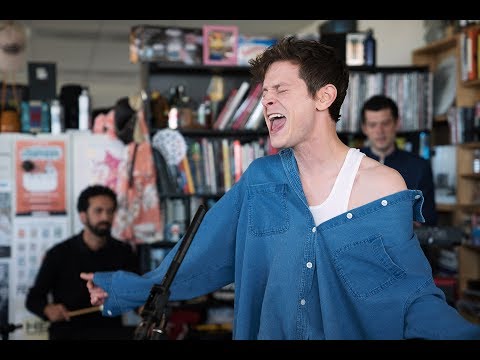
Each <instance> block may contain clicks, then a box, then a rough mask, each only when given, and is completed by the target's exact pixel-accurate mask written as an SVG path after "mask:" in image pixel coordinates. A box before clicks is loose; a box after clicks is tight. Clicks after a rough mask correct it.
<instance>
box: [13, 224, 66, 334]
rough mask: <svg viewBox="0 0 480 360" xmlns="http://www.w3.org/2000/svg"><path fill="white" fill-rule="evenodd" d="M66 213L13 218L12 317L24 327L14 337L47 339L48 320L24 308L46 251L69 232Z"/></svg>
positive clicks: (14, 322) (14, 321) (17, 323)
mask: <svg viewBox="0 0 480 360" xmlns="http://www.w3.org/2000/svg"><path fill="white" fill-rule="evenodd" d="M68 224H69V220H68V218H67V217H66V216H55V217H45V216H20V217H15V218H14V223H13V231H14V237H15V242H14V244H13V246H12V262H11V267H10V289H9V295H10V296H9V299H10V300H9V320H10V323H12V324H15V325H20V324H21V325H22V328H21V329H19V330H17V331H15V332H14V333H13V334H11V336H10V339H12V340H19V339H22V340H40V339H42V340H45V339H47V338H48V333H47V329H48V323H47V322H45V321H43V320H42V319H40V318H39V317H38V316H36V315H35V314H33V313H31V312H29V311H28V310H27V309H26V308H25V299H26V296H27V293H28V290H29V288H30V287H31V286H32V284H33V282H34V281H35V278H36V276H37V272H38V269H39V268H40V265H41V262H42V259H43V256H44V254H45V252H46V251H47V250H48V249H49V248H51V247H52V246H53V245H55V244H56V243H58V242H60V241H63V240H65V239H66V238H67V237H68V236H69V234H70V233H69V231H68V230H69V227H68Z"/></svg>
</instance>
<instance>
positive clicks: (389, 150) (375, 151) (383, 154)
mask: <svg viewBox="0 0 480 360" xmlns="http://www.w3.org/2000/svg"><path fill="white" fill-rule="evenodd" d="M370 150H372V153H373V154H374V155H375V156H378V161H379V162H381V163H382V164H383V163H384V162H385V158H386V157H387V156H388V155H390V154H391V153H393V152H394V151H395V144H392V145H391V146H389V147H388V148H386V149H385V150H382V149H375V148H373V147H371V148H370Z"/></svg>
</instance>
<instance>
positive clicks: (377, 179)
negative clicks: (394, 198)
mask: <svg viewBox="0 0 480 360" xmlns="http://www.w3.org/2000/svg"><path fill="white" fill-rule="evenodd" d="M406 189H407V185H406V184H405V180H404V179H403V177H402V175H400V173H399V172H398V171H397V170H395V169H392V168H391V167H388V166H385V165H383V164H381V163H379V162H378V161H376V160H374V159H371V158H369V157H368V156H364V158H363V159H362V162H361V164H360V168H359V169H358V173H357V176H356V178H355V183H354V185H353V189H352V194H351V196H350V206H349V207H350V208H355V207H358V206H361V205H364V204H366V203H369V202H371V201H374V200H376V199H379V198H381V197H384V196H387V195H391V194H394V193H396V192H399V191H402V190H406Z"/></svg>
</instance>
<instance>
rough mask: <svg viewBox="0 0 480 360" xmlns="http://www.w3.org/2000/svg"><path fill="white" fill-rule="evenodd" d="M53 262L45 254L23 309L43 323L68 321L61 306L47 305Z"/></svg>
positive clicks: (51, 282) (50, 257) (65, 311)
mask: <svg viewBox="0 0 480 360" xmlns="http://www.w3.org/2000/svg"><path fill="white" fill-rule="evenodd" d="M55 273H56V270H55V262H54V259H53V258H52V256H51V254H50V253H48V252H47V254H46V255H45V258H44V259H43V261H42V265H41V266H40V269H39V271H38V273H37V277H36V279H35V282H34V284H33V286H32V287H31V288H30V289H29V291H28V294H27V298H26V300H25V307H26V308H27V309H28V310H29V311H31V312H32V313H34V314H35V315H37V316H38V317H40V318H41V319H43V320H45V321H60V320H68V319H69V317H68V313H67V309H66V308H65V307H64V306H63V304H49V303H48V300H47V296H48V294H49V292H50V290H51V288H52V284H53V282H54V276H55Z"/></svg>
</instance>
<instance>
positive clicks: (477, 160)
mask: <svg viewBox="0 0 480 360" xmlns="http://www.w3.org/2000/svg"><path fill="white" fill-rule="evenodd" d="M472 171H473V172H474V173H475V174H479V173H480V149H475V150H474V151H473V162H472Z"/></svg>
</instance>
